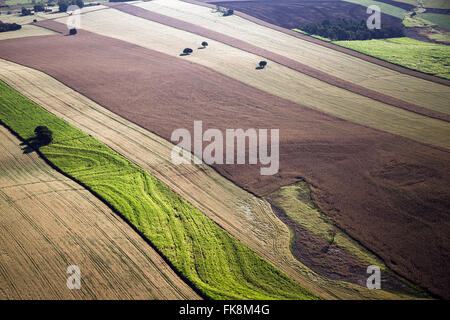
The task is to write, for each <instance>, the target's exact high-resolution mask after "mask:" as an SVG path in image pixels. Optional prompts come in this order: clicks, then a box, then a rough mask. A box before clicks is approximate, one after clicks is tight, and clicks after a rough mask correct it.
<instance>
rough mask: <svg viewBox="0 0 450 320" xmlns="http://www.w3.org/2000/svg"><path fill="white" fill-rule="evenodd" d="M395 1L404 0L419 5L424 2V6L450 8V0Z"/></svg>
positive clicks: (406, 0)
mask: <svg viewBox="0 0 450 320" xmlns="http://www.w3.org/2000/svg"><path fill="white" fill-rule="evenodd" d="M394 1H395V2H403V3H408V4H412V5H413V6H417V5H419V4H422V6H423V7H424V8H437V9H450V1H448V0H394Z"/></svg>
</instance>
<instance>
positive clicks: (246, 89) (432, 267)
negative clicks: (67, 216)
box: [0, 32, 450, 296]
mask: <svg viewBox="0 0 450 320" xmlns="http://www.w3.org/2000/svg"><path fill="white" fill-rule="evenodd" d="M36 40H38V41H36ZM44 40H45V41H44ZM0 55H1V56H2V57H5V58H7V59H10V60H13V61H16V62H19V63H22V64H25V65H28V66H31V67H34V68H37V69H40V70H43V71H44V72H46V73H48V74H50V75H52V76H54V77H55V78H57V79H60V80H61V81H62V82H64V83H66V84H67V85H69V86H70V87H72V88H74V89H76V90H77V91H79V92H81V93H83V94H85V95H86V96H88V97H91V98H92V99H94V100H95V101H97V102H99V103H100V104H102V105H104V106H105V107H107V108H109V109H110V110H112V111H114V112H116V113H117V114H119V115H122V116H123V117H125V118H127V119H130V120H132V121H133V122H136V123H138V124H139V125H141V126H143V127H145V128H148V129H149V130H151V131H153V132H156V133H158V134H159V135H161V136H163V137H165V138H166V139H168V138H170V135H171V132H172V130H173V129H176V128H182V127H184V128H192V124H193V121H194V120H203V122H204V129H205V130H206V129H207V128H219V129H221V130H224V129H225V128H244V129H245V128H251V127H253V128H280V129H281V131H280V154H281V159H280V164H281V167H280V172H279V174H277V175H275V176H260V175H259V168H258V167H257V166H247V165H237V166H232V165H227V166H216V167H215V168H216V169H217V170H218V171H219V172H220V173H221V174H223V175H224V176H225V177H228V178H230V179H231V180H233V181H235V182H237V183H238V184H239V185H241V186H243V187H245V188H247V189H249V190H251V191H253V192H254V193H256V194H259V195H265V194H267V193H269V192H271V191H274V190H276V189H277V188H279V187H280V186H282V185H286V184H289V183H291V182H294V181H296V180H297V179H298V177H304V178H305V179H306V180H307V181H308V182H310V183H312V184H313V185H314V186H315V188H314V189H313V198H314V200H315V201H316V202H317V204H318V205H319V208H320V209H321V210H322V211H323V212H326V213H327V214H328V215H330V216H331V217H333V218H334V219H335V221H336V222H337V223H338V225H339V226H340V227H342V228H343V229H344V230H346V231H348V232H349V233H350V234H351V235H352V236H353V237H355V238H357V239H358V240H360V241H361V242H362V243H363V244H365V245H366V246H367V247H369V248H372V249H373V250H374V251H375V252H376V253H378V254H379V255H380V256H381V257H382V258H383V259H384V260H385V261H386V262H387V264H388V265H389V266H391V267H392V268H393V269H394V270H396V271H399V272H401V273H402V274H403V275H405V276H406V277H407V278H410V279H412V280H413V281H416V282H418V283H420V284H422V285H424V286H426V287H427V288H429V289H431V290H432V291H433V292H435V293H437V294H440V295H442V296H446V295H447V292H448V290H447V289H448V283H449V281H448V280H449V275H448V274H447V270H446V261H448V252H449V250H448V248H449V234H450V233H449V232H448V231H449V230H450V228H449V223H448V208H449V207H450V197H449V194H448V190H449V181H450V173H449V172H450V170H448V169H449V167H448V164H449V160H450V155H449V153H448V151H447V150H444V149H440V148H433V147H429V146H426V145H423V144H420V143H417V142H414V141H411V140H408V139H405V138H401V137H398V136H395V135H392V134H387V133H383V132H380V131H376V130H373V129H369V128H365V127H362V126H359V125H355V124H352V123H349V122H346V121H342V120H339V119H336V118H334V117H331V116H327V115H325V114H322V113H319V112H317V111H313V110H311V109H309V108H306V107H304V106H301V105H299V104H295V103H292V102H290V101H286V100H283V99H281V98H278V97H275V96H272V95H270V94H267V93H265V92H263V91H260V90H257V89H255V88H253V87H250V86H247V85H244V84H242V83H240V82H237V81H235V80H233V79H230V78H228V77H225V76H223V75H220V74H218V73H216V72H214V71H212V70H210V69H208V68H204V67H201V66H198V65H195V64H192V63H189V62H187V61H183V60H182V59H178V58H172V57H169V56H167V55H164V54H160V53H158V52H154V51H151V50H147V49H144V48H142V47H138V46H134V45H130V44H128V43H125V42H122V41H118V40H113V39H111V38H106V37H102V36H98V35H94V34H92V33H88V32H80V33H79V34H78V35H77V36H75V37H65V36H46V37H40V38H39V39H36V38H35V37H33V38H22V39H15V40H5V41H2V43H1V51H0ZM66 57H70V60H68V61H67V60H66V59H67V58H66ZM84 74H89V77H88V78H85V77H83V75H84ZM218 88H220V90H218Z"/></svg>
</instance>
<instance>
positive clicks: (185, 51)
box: [183, 48, 194, 55]
mask: <svg viewBox="0 0 450 320" xmlns="http://www.w3.org/2000/svg"><path fill="white" fill-rule="evenodd" d="M192 52H194V51H193V50H192V49H191V48H185V49H184V50H183V54H186V55H187V54H191V53H192Z"/></svg>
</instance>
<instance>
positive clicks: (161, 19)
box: [37, 3, 450, 122]
mask: <svg viewBox="0 0 450 320" xmlns="http://www.w3.org/2000/svg"><path fill="white" fill-rule="evenodd" d="M105 5H107V6H109V7H111V8H113V9H117V10H119V11H122V12H125V13H127V14H130V15H133V16H136V17H139V18H143V19H147V20H149V21H153V22H156V23H160V24H163V25H166V26H169V27H172V28H175V29H179V30H183V31H187V32H190V33H193V34H197V35H200V36H204V37H207V38H209V39H212V40H215V41H218V42H222V43H223V44H226V45H229V46H231V47H234V48H236V49H239V50H243V51H246V52H249V53H251V54H256V55H259V56H262V57H264V58H266V59H269V60H272V61H274V62H276V63H278V64H280V65H283V66H285V67H287V68H290V69H292V70H294V71H297V72H301V73H303V74H305V75H308V76H310V77H313V78H315V79H318V80H320V81H323V82H325V83H328V84H330V85H333V86H335V87H338V88H341V89H344V90H347V91H350V92H352V93H355V94H358V95H361V96H364V97H367V98H370V99H372V100H375V101H379V102H382V103H385V104H388V105H391V106H394V107H397V108H401V109H404V110H407V111H410V112H413V113H417V114H420V115H422V116H426V117H430V118H434V119H438V120H441V121H445V122H450V115H449V114H445V113H443V112H439V111H435V110H431V109H427V108H424V107H421V106H419V105H415V104H412V103H409V102H406V101H404V100H401V99H398V98H394V97H392V96H389V95H386V94H384V93H380V92H378V91H375V90H372V89H368V88H365V87H362V86H360V85H358V84H355V83H353V82H350V81H347V80H344V79H341V78H338V77H336V76H332V75H330V74H328V73H326V72H323V71H320V70H317V69H315V68H312V67H310V66H308V65H305V64H303V63H301V62H298V61H295V60H293V59H291V58H288V57H285V56H282V55H280V54H277V53H274V52H271V51H269V50H266V49H263V48H260V47H257V46H255V45H252V44H250V43H247V42H245V41H242V40H240V39H237V38H234V37H231V36H229V35H225V34H222V33H219V32H216V31H214V30H209V29H206V28H204V27H202V26H198V25H195V24H192V23H189V22H185V21H183V20H179V19H176V18H172V17H169V16H166V15H162V14H160V13H157V12H153V11H150V10H146V9H143V8H140V7H137V6H133V5H129V4H126V3H118V4H116V3H108V4H105ZM41 23H45V22H44V21H41V22H37V25H40V24H41Z"/></svg>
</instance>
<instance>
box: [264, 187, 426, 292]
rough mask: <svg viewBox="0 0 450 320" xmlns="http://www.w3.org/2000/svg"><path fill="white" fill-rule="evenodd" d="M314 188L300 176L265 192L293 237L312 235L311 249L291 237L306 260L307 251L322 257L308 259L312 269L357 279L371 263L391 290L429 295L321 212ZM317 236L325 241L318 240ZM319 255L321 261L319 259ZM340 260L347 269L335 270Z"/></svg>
mask: <svg viewBox="0 0 450 320" xmlns="http://www.w3.org/2000/svg"><path fill="white" fill-rule="evenodd" d="M314 188H316V187H315V186H313V185H311V184H309V183H308V182H306V181H305V180H300V181H299V182H297V183H294V184H292V185H287V186H284V187H281V188H280V189H278V190H277V191H276V192H274V193H272V194H270V195H268V196H266V199H267V200H268V201H269V202H270V203H271V205H272V206H274V208H276V211H277V212H278V215H280V214H281V216H283V215H286V216H287V217H288V219H286V218H283V221H287V223H288V224H289V225H290V231H291V236H292V238H294V237H296V236H297V235H296V234H295V233H304V234H303V235H301V236H300V237H302V238H305V237H306V238H308V237H310V238H311V240H310V241H311V243H314V244H315V245H316V247H310V248H309V252H308V250H306V249H305V248H295V247H296V246H297V247H298V246H299V245H302V246H303V243H301V241H300V243H299V242H297V243H295V241H294V240H292V241H291V250H293V252H295V251H300V252H301V256H303V257H304V258H305V260H307V258H306V256H308V255H316V256H318V257H321V258H319V259H316V258H315V257H314V260H316V262H312V261H311V260H312V259H309V262H310V264H313V265H314V266H311V268H312V269H313V270H315V271H316V272H318V273H328V272H332V274H331V275H332V276H336V274H339V272H340V277H343V278H345V279H346V281H350V282H351V281H352V280H355V279H358V277H355V276H356V275H357V274H359V273H360V274H363V273H364V272H356V270H357V268H358V267H359V268H361V267H362V268H365V267H367V266H369V265H376V266H378V267H380V269H381V271H382V277H383V280H382V282H383V288H385V289H386V288H387V287H389V291H396V292H399V291H400V292H402V293H403V294H410V295H412V296H417V297H419V296H420V297H429V293H428V292H426V290H425V289H423V288H421V287H420V286H418V285H416V284H414V283H412V282H410V281H408V280H407V279H405V278H403V277H401V276H399V275H398V274H396V273H394V272H393V271H392V270H391V269H389V268H388V267H387V266H386V265H385V263H384V262H383V260H382V259H381V258H380V257H379V256H377V255H376V254H375V253H374V252H371V251H370V250H368V249H367V248H366V247H364V246H363V245H362V243H360V242H359V241H357V240H356V239H354V238H352V237H351V236H350V235H349V234H347V233H346V232H345V230H342V229H340V228H339V227H338V226H336V225H335V224H334V223H333V220H332V219H330V217H328V216H327V215H325V214H324V213H323V212H321V211H320V209H319V208H318V207H317V204H316V203H315V202H314V199H313V198H312V193H311V189H314ZM297 225H298V226H300V228H299V229H300V230H299V229H298V228H295V227H296V226H297ZM294 229H295V230H294ZM302 229H304V230H302ZM317 237H319V238H320V239H321V240H322V241H320V240H319V241H318V239H317ZM323 245H324V246H323ZM329 249H330V251H332V253H330V254H329V255H331V256H336V259H337V261H335V260H334V257H331V259H330V256H328V257H327V254H328V251H329ZM336 249H338V250H336ZM319 250H320V252H319ZM342 250H343V251H345V252H343V251H342ZM354 258H356V259H357V261H355V260H354ZM320 259H321V260H322V261H320V262H317V260H320ZM341 261H345V263H346V264H347V265H348V266H351V267H350V268H349V269H347V270H345V269H346V268H343V270H339V272H336V270H335V268H333V267H335V265H333V262H336V269H338V268H339V266H340V265H341ZM330 266H331V267H332V268H330ZM320 271H321V272H320ZM362 281H364V277H361V278H360V279H359V280H358V281H357V282H359V283H360V282H362ZM357 282H355V283H357Z"/></svg>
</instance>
